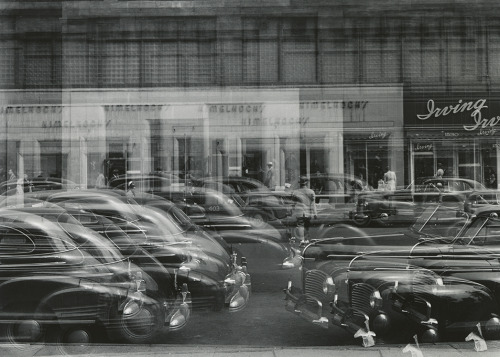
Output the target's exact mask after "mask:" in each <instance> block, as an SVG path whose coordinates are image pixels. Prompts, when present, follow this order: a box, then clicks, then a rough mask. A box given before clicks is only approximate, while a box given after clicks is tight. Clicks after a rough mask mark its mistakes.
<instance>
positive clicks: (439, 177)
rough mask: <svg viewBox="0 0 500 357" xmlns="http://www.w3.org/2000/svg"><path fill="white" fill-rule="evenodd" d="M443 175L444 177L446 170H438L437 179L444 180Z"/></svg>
mask: <svg viewBox="0 0 500 357" xmlns="http://www.w3.org/2000/svg"><path fill="white" fill-rule="evenodd" d="M443 175H444V170H443V169H438V170H437V171H436V175H435V177H436V178H438V179H442V178H443Z"/></svg>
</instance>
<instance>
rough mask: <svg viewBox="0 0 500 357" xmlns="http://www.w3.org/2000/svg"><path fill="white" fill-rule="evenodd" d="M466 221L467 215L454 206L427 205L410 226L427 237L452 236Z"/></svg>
mask: <svg viewBox="0 0 500 357" xmlns="http://www.w3.org/2000/svg"><path fill="white" fill-rule="evenodd" d="M466 223H467V217H466V216H464V215H462V214H461V211H459V210H457V209H456V208H454V207H448V206H444V205H436V206H429V207H427V208H426V209H425V210H424V211H423V212H422V214H421V215H420V216H419V217H418V219H417V220H416V222H415V223H414V224H413V226H412V227H411V229H412V231H413V232H415V233H418V234H422V235H426V236H429V237H440V236H441V237H454V236H455V235H456V234H457V233H458V232H459V231H460V230H461V229H462V227H464V226H465V224H466Z"/></svg>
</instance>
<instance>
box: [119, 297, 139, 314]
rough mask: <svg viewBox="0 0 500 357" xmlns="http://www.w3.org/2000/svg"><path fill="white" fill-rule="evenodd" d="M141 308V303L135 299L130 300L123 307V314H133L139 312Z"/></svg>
mask: <svg viewBox="0 0 500 357" xmlns="http://www.w3.org/2000/svg"><path fill="white" fill-rule="evenodd" d="M140 310H141V306H140V305H139V303H138V302H137V301H135V300H130V301H129V302H127V304H125V307H124V308H123V315H125V316H133V315H135V314H137V313H138V312H139V311H140Z"/></svg>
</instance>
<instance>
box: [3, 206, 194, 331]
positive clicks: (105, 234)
mask: <svg viewBox="0 0 500 357" xmlns="http://www.w3.org/2000/svg"><path fill="white" fill-rule="evenodd" d="M9 209H10V210H13V211H16V212H25V213H31V214H35V215H37V216H39V217H43V218H45V219H47V220H50V221H51V222H54V223H55V224H57V225H58V226H59V227H61V229H63V230H64V231H65V232H66V233H67V234H68V236H69V237H70V238H71V239H72V240H73V242H74V244H75V245H76V246H77V247H78V249H80V250H83V251H85V252H87V253H89V254H90V255H92V256H93V257H95V258H96V259H98V260H102V262H103V264H109V263H110V262H113V261H115V260H123V259H124V258H125V259H126V260H127V262H131V263H133V264H135V265H136V266H137V267H138V268H139V269H140V270H141V271H142V272H144V273H145V275H144V278H145V280H146V282H147V285H146V290H145V291H144V293H145V294H146V295H147V296H149V297H151V298H153V299H155V300H156V301H158V302H159V303H160V304H161V305H162V306H163V307H164V312H163V313H164V316H165V322H164V325H165V327H166V328H167V329H168V330H170V331H173V330H179V329H182V328H183V327H185V326H186V324H187V323H188V321H189V318H190V315H191V293H190V292H189V290H188V287H187V284H185V283H184V284H183V286H182V287H181V286H179V285H178V284H177V277H176V276H172V275H171V274H170V273H169V271H168V270H167V269H166V268H165V267H164V266H163V265H162V264H161V263H160V262H159V261H158V260H157V259H156V258H154V257H153V256H152V255H151V254H149V253H148V252H147V251H146V250H144V249H143V248H141V247H139V246H138V245H137V244H135V243H134V242H133V241H132V239H131V238H130V237H129V236H128V235H127V234H126V233H125V232H124V231H123V230H121V229H120V227H118V226H117V225H116V224H114V223H113V222H112V221H110V220H109V219H107V218H105V217H103V216H98V215H94V214H93V213H91V212H85V211H81V210H69V211H66V210H64V209H63V208H61V207H60V206H57V205H53V204H50V203H45V204H44V203H43V202H40V201H38V202H36V201H35V202H29V203H25V204H23V205H19V206H17V207H10V208H9ZM12 214H14V213H12ZM12 214H11V215H12ZM6 215H7V212H4V213H3V216H4V217H5V216H6ZM117 251H118V252H117Z"/></svg>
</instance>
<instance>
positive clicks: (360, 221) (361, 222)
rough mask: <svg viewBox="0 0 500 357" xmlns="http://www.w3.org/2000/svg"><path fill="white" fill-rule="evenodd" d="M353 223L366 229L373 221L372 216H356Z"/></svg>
mask: <svg viewBox="0 0 500 357" xmlns="http://www.w3.org/2000/svg"><path fill="white" fill-rule="evenodd" d="M352 221H353V223H354V224H355V225H356V226H358V227H366V226H367V225H369V224H370V222H371V221H372V218H371V217H370V216H364V217H356V216H354V218H353V219H352Z"/></svg>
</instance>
